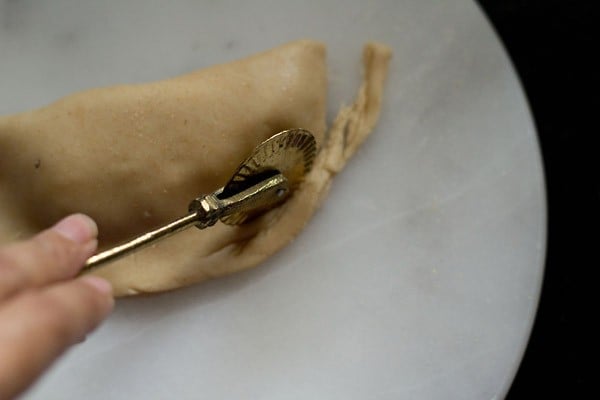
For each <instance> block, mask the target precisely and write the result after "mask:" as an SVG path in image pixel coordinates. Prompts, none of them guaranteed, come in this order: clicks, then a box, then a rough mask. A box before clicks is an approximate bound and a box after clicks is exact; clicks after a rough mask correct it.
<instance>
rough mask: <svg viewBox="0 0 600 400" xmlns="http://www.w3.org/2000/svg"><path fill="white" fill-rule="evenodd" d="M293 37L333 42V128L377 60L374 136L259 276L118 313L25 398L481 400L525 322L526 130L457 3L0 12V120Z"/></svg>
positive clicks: (514, 357) (87, 5) (540, 226)
mask: <svg viewBox="0 0 600 400" xmlns="http://www.w3.org/2000/svg"><path fill="white" fill-rule="evenodd" d="M301 37H311V38H316V39H320V40H322V41H324V42H325V43H326V44H327V45H328V46H329V68H330V87H331V92H330V93H331V95H330V98H329V113H328V115H329V116H330V117H331V116H333V115H334V114H335V112H336V110H337V108H338V106H339V104H340V103H342V102H346V103H347V102H349V101H350V100H351V99H352V96H353V93H354V92H355V90H356V88H357V85H358V82H359V73H360V68H359V58H360V50H361V45H362V43H363V42H365V41H367V40H380V41H383V42H386V43H388V44H389V45H391V46H392V47H393V48H394V51H395V58H394V60H393V65H392V69H391V75H390V79H389V85H388V87H387V93H386V98H385V103H384V107H383V114H382V118H381V123H380V124H379V126H378V128H377V130H376V132H375V134H374V135H373V136H372V138H371V139H369V141H368V142H367V143H366V144H365V145H364V147H363V149H361V151H360V152H359V154H358V155H357V156H356V158H355V160H353V162H352V163H351V164H350V165H349V167H348V168H347V170H345V171H344V172H343V173H342V174H341V175H340V176H339V177H338V179H337V180H336V181H335V182H334V185H333V188H332V191H331V197H330V199H329V201H328V202H327V203H326V204H325V206H324V207H323V209H322V210H321V211H320V212H319V213H318V214H317V215H316V217H315V218H314V220H313V221H312V222H311V223H310V224H309V225H308V226H307V228H306V230H305V231H304V232H303V233H302V235H300V237H299V238H298V239H297V240H296V241H295V242H294V243H293V244H292V245H290V246H289V247H287V248H286V249H285V250H284V251H282V252H281V253H279V254H278V255H277V256H275V257H273V258H272V259H271V260H269V262H267V263H265V264H264V265H262V266H261V267H259V268H256V269H254V270H251V271H247V272H245V273H241V274H238V275H235V276H231V277H228V278H225V279H220V280H216V281H212V282H209V283H207V284H203V285H199V286H195V287H191V288H188V289H184V290H180V291H177V292H173V293H169V294H164V295H160V296H155V297H150V298H139V299H127V300H121V301H119V302H118V304H117V308H116V311H115V313H114V314H113V315H112V316H111V317H110V319H109V320H108V321H107V322H106V323H105V324H104V325H103V326H102V327H101V328H100V329H99V330H98V331H97V332H96V333H95V334H93V335H91V336H90V337H89V338H88V340H87V341H86V342H85V343H83V344H80V345H78V346H76V347H75V348H73V349H72V350H71V351H70V352H69V353H68V354H67V355H66V356H65V357H64V358H63V359H61V360H60V361H59V362H58V363H57V365H56V366H55V368H54V369H53V370H52V371H51V372H50V373H48V374H47V375H46V376H45V377H44V378H43V379H42V381H41V382H39V384H38V385H36V386H35V387H34V388H33V390H31V391H30V392H28V393H27V394H26V395H25V398H27V399H81V398H87V399H96V398H97V399H106V398H111V399H118V398H127V399H138V398H139V399H154V398H180V399H197V398H210V399H236V398H256V399H307V398H311V399H366V398H368V399H497V398H501V397H503V395H504V394H505V392H506V390H507V389H508V387H509V385H510V382H511V380H512V377H513V375H514V373H515V372H516V368H517V367H518V364H519V361H520V358H521V356H522V353H523V349H524V347H525V345H526V342H527V338H528V335H529V331H530V328H531V324H532V320H533V317H534V314H535V309H536V305H537V299H538V294H539V288H540V283H541V278H542V274H543V261H544V255H545V230H546V221H545V215H546V214H545V195H544V184H543V174H542V169H541V163H540V155H539V149H538V145H537V142H536V137H535V131H534V128H533V124H532V121H531V116H530V114H529V111H528V108H527V104H526V102H525V99H524V96H523V93H522V91H521V88H520V85H519V82H518V80H517V78H516V77H515V74H514V71H513V69H512V67H511V65H510V62H509V60H508V59H507V57H506V55H505V53H504V51H503V49H502V47H501V45H500V44H499V42H498V40H497V38H496V37H495V35H494V33H493V32H492V30H491V29H490V27H489V24H488V23H487V21H486V20H485V18H484V17H483V15H482V14H481V12H480V10H479V9H478V8H477V6H476V5H475V4H474V3H473V2H471V1H470V0H454V1H445V2H438V1H435V0H406V1H402V2H400V1H371V2H365V1H358V0H356V1H346V2H341V1H319V2H269V1H254V2H244V3H239V2H234V1H184V0H177V1H170V2H164V1H141V0H136V1H127V2H123V1H106V2H78V1H66V0H60V1H29V0H4V1H0V55H1V60H2V62H0V114H6V113H12V112H18V111H21V110H25V109H29V108H32V107H37V106H41V105H43V104H46V103H48V102H50V101H52V100H54V99H56V98H58V97H60V96H63V95H66V94H68V93H71V92H74V91H77V90H81V89H85V88H88V87H94V86H101V85H110V84H116V83H124V82H144V81H148V80H155V79H161V78H165V77H170V76H173V75H177V74H179V73H182V72H186V71H190V70H193V69H196V68H199V67H203V66H207V65H210V64H213V63H216V62H223V61H228V60H232V59H235V58H239V57H241V56H244V55H247V54H251V53H253V52H256V51H259V50H262V49H266V48H269V47H271V46H274V45H276V44H279V43H282V42H285V41H288V40H292V39H295V38H301Z"/></svg>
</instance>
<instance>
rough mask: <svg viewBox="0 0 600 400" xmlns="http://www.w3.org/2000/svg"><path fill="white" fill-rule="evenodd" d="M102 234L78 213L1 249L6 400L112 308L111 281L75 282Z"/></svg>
mask: <svg viewBox="0 0 600 400" xmlns="http://www.w3.org/2000/svg"><path fill="white" fill-rule="evenodd" d="M97 234H98V229H97V227H96V224H95V223H94V221H92V220H91V219H90V218H89V217H86V216H85V215H81V214H77V215H71V216H69V217H67V218H65V219H63V220H62V221H60V222H59V223H58V224H56V225H55V226H54V227H52V228H50V229H48V230H46V231H43V232H41V233H40V234H38V235H36V236H35V237H33V238H32V239H30V240H27V241H24V242H19V243H14V244H10V245H8V246H5V247H2V248H0V399H7V398H13V397H14V396H17V395H18V394H19V393H21V392H22V391H24V390H25V389H26V388H27V387H28V386H29V385H30V384H31V383H32V382H33V381H34V380H35V379H36V378H37V377H38V376H39V375H40V374H41V373H42V372H43V371H44V370H45V369H46V368H47V367H48V366H49V365H50V364H51V363H52V362H53V361H54V360H55V359H56V358H57V357H58V356H60V355H61V353H62V352H63V351H65V350H66V348H67V347H69V346H70V345H72V344H74V343H78V342H81V341H82V340H83V339H84V338H85V335H86V334H87V333H89V332H90V331H92V330H93V329H94V328H95V327H96V326H97V325H98V324H99V323H100V321H102V320H103V319H104V318H105V317H106V316H107V315H108V314H109V313H110V311H111V310H112V307H113V304H114V300H113V297H112V288H111V286H110V283H108V282H107V281H106V280H104V279H101V278H98V277H95V276H84V277H82V278H77V279H73V278H74V277H75V276H76V275H77V272H78V271H79V270H80V269H81V267H82V266H83V264H84V263H85V260H86V259H87V258H88V257H89V256H91V255H92V254H93V253H94V251H95V250H96V246H97V243H98V242H97V240H96V236H97Z"/></svg>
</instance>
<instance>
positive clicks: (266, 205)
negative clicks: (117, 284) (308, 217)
mask: <svg viewBox="0 0 600 400" xmlns="http://www.w3.org/2000/svg"><path fill="white" fill-rule="evenodd" d="M316 150H317V146H316V142H315V138H314V137H313V135H312V134H311V133H310V132H309V131H307V130H304V129H290V130H286V131H283V132H279V133H278V134H276V135H274V136H271V137H270V138H269V139H267V140H266V141H264V142H262V143H261V144H259V145H258V146H257V147H256V148H255V149H254V151H253V152H252V154H251V155H250V156H249V157H248V158H247V159H246V160H245V161H244V162H243V163H242V164H241V165H240V166H239V167H238V169H237V171H236V172H235V173H234V174H233V176H232V177H231V179H230V180H229V182H227V184H226V185H225V186H223V187H222V188H220V189H218V190H217V191H215V192H213V193H211V194H207V195H203V196H200V197H198V198H196V199H194V200H192V202H191V203H190V205H189V208H188V211H189V213H188V214H187V215H186V216H184V217H181V218H179V219H177V220H175V221H173V222H170V223H168V224H166V225H164V226H162V227H160V228H157V229H155V230H153V231H151V232H147V233H145V234H143V235H140V236H138V237H136V238H134V239H132V240H130V241H128V242H126V243H123V244H120V245H118V246H116V247H113V248H112V249H108V250H106V251H103V252H101V253H98V254H96V255H94V256H92V257H90V258H89V259H88V260H87V261H86V263H85V266H84V267H83V269H82V271H81V272H87V271H90V270H92V269H95V268H98V267H100V266H101V265H104V264H106V263H108V262H111V261H114V260H116V259H118V258H121V257H123V256H126V255H128V254H130V253H132V252H133V251H136V250H139V249H140V248H142V247H145V246H147V245H150V244H152V243H154V242H156V241H157V240H160V239H162V238H165V237H168V236H171V235H173V234H175V233H177V232H181V231H182V230H184V229H187V228H189V227H191V226H196V227H197V228H199V229H204V228H207V227H209V226H212V225H214V224H215V223H216V222H217V220H221V222H224V223H226V224H228V225H238V224H241V223H243V222H245V221H247V220H249V219H251V218H253V217H255V216H258V215H260V214H261V213H264V212H265V211H268V210H270V209H272V208H273V207H275V206H277V205H279V204H280V203H282V202H283V201H285V199H286V198H287V197H288V196H289V195H290V193H292V192H293V190H294V189H295V188H296V187H297V186H298V185H299V184H300V183H301V182H302V180H303V179H304V176H305V175H306V174H307V173H308V172H309V171H310V170H311V168H312V164H313V161H314V159H315V155H316Z"/></svg>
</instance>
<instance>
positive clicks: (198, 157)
mask: <svg viewBox="0 0 600 400" xmlns="http://www.w3.org/2000/svg"><path fill="white" fill-rule="evenodd" d="M363 56H364V60H363V62H364V65H365V77H364V82H363V85H362V87H361V89H360V91H359V94H358V96H357V99H356V101H355V103H354V104H353V105H352V106H351V107H347V108H343V109H342V110H341V111H340V113H339V115H338V117H337V118H336V121H335V122H334V124H333V126H332V128H331V129H330V132H329V135H328V136H327V139H326V142H325V143H323V141H324V131H325V103H326V89H327V82H326V68H325V50H324V46H323V45H321V44H319V43H316V42H312V41H307V40H304V41H298V42H293V43H290V44H287V45H284V46H281V47H278V48H275V49H273V50H271V51H268V52H265V53H262V54H258V55H256V56H253V57H249V58H246V59H244V60H241V61H237V62H232V63H229V64H223V65H219V66H215V67H212V68H207V69H204V70H200V71H197V72H193V73H190V74H187V75H183V76H181V77H177V78H174V79H169V80H165V81H160V82H156V83H149V84H142V85H125V86H116V87H110V88H104V89H94V90H89V91H86V92H82V93H78V94H74V95H71V96H68V97H66V98H64V99H62V100H59V101H57V102H56V103H54V104H51V105H49V106H47V107H45V108H42V109H39V110H34V111H31V112H26V113H22V114H17V115H14V116H8V117H2V118H0V221H1V222H0V242H6V241H8V240H13V239H16V238H19V237H22V236H28V235H31V234H33V233H35V232H36V231H38V230H40V229H43V228H44V227H46V226H48V225H50V224H52V223H54V222H55V221H56V220H58V219H60V218H61V217H63V216H65V215H66V214H69V213H72V212H77V211H80V212H84V213H87V214H89V215H90V216H92V217H93V218H94V219H95V220H96V221H97V222H98V225H99V229H100V236H99V240H100V244H101V248H106V247H110V246H113V245H115V244H117V243H118V242H120V241H122V240H124V239H127V238H129V237H131V236H133V235H136V234H139V233H142V232H144V231H146V230H149V229H151V228H153V227H156V226H157V225H160V224H163V223H165V222H167V221H170V220H172V219H174V218H176V217H179V216H181V215H182V214H183V213H184V212H185V210H186V209H187V204H188V203H189V201H190V200H191V199H192V198H194V197H197V196H198V195H200V194H202V193H208V192H211V191H213V190H215V189H216V188H218V187H220V186H222V185H224V184H225V183H226V181H227V180H228V178H229V177H230V176H231V174H232V173H233V172H234V170H235V169H236V167H237V166H238V164H239V163H240V162H241V161H242V160H243V159H244V158H245V157H246V156H247V155H248V154H249V153H250V152H251V150H252V149H253V148H254V147H255V146H256V145H257V144H258V143H260V142H261V141H263V140H265V139H266V138H268V137H270V136H271V135H273V134H275V133H277V132H279V131H281V130H284V129H288V128H295V127H302V128H305V129H308V130H310V131H311V132H312V133H313V134H314V135H315V137H316V139H317V143H319V145H321V147H322V149H321V151H320V153H319V155H318V156H317V159H316V161H315V165H314V167H313V170H312V171H311V173H310V174H309V175H308V176H307V178H306V180H305V182H304V183H303V184H302V186H301V187H300V188H299V189H298V190H297V191H296V192H295V193H294V194H293V196H292V197H291V198H290V199H289V200H288V201H287V202H286V203H285V204H284V205H282V206H281V207H279V208H277V209H275V210H272V211H270V212H269V213H267V214H265V215H263V216H262V217H260V218H258V219H256V220H254V221H252V222H250V223H248V224H245V225H241V226H227V225H224V224H221V223H218V224H217V225H215V226H214V227H211V228H209V229H207V230H204V231H199V230H197V229H189V230H187V231H185V232H182V233H180V234H178V235H176V236H175V237H172V238H169V239H166V240H164V241H162V242H160V243H158V244H156V245H154V246H152V247H150V248H147V249H145V250H142V251H141V252H138V253H135V254H133V255H131V256H128V257H126V258H124V259H122V260H119V261H117V262H115V263H113V264H110V265H108V266H106V267H104V268H102V269H100V270H97V271H96V272H94V273H95V274H97V275H101V276H103V277H105V278H107V279H109V280H110V281H111V282H112V283H113V287H114V292H115V295H117V296H123V295H132V294H138V293H146V292H158V291H164V290H169V289H174V288H177V287H181V286H186V285H190V284H192V283H196V282H200V281H202V280H205V279H208V278H213V277H217V276H221V275H224V274H229V273H231V272H235V271H239V270H242V269H245V268H249V267H252V266H255V265H257V264H259V263H260V262H262V261H263V260H265V259H266V258H268V257H269V256H270V255H272V254H273V253H275V252H276V251H277V250H279V249H280V248H281V247H283V246H284V245H285V244H287V243H288V242H289V241H290V240H291V239H292V238H293V237H294V236H295V235H297V234H298V233H299V231H300V230H301V229H302V227H303V226H304V225H305V224H306V222H307V221H308V220H309V218H310V217H311V216H312V214H313V213H314V212H315V211H316V209H317V207H318V206H319V204H320V203H321V202H322V201H323V200H324V197H325V195H326V192H327V189H328V187H329V184H330V182H331V180H332V178H333V176H334V175H335V174H336V173H337V172H338V171H340V170H341V168H343V166H344V165H345V163H346V162H347V160H348V159H349V158H350V157H351V156H352V154H353V153H354V152H355V151H356V149H357V148H358V146H359V145H360V143H361V142H362V141H363V140H364V138H365V137H366V136H367V135H368V134H369V133H370V132H371V130H372V129H373V127H374V125H375V123H376V120H377V118H378V115H379V110H380V102H381V94H382V89H383V82H384V80H385V75H386V73H387V64H388V61H389V58H390V56H391V52H390V50H389V49H388V48H386V47H385V46H382V45H378V44H369V45H367V46H366V47H365V50H364V55H363Z"/></svg>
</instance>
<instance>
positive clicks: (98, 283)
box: [80, 275, 112, 295]
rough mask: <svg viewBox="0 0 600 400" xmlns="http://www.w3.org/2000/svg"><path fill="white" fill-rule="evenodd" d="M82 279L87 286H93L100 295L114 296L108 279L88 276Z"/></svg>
mask: <svg viewBox="0 0 600 400" xmlns="http://www.w3.org/2000/svg"><path fill="white" fill-rule="evenodd" d="M80 279H81V280H82V281H83V282H85V283H86V284H88V285H90V286H92V287H93V288H94V289H96V290H97V291H99V292H100V293H102V294H104V295H112V285H111V284H110V282H109V281H107V280H106V279H103V278H100V277H99V276H94V275H86V276H83V277H81V278H80Z"/></svg>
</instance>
